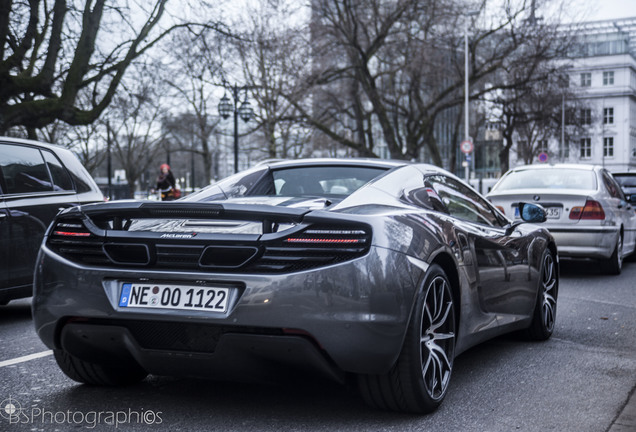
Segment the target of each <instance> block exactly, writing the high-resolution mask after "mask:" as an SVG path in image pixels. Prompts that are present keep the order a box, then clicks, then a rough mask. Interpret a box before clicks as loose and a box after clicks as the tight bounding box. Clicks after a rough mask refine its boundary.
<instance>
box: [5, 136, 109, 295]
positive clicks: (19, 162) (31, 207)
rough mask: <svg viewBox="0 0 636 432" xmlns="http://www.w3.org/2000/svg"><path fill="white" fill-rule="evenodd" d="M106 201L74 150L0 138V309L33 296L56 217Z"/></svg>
mask: <svg viewBox="0 0 636 432" xmlns="http://www.w3.org/2000/svg"><path fill="white" fill-rule="evenodd" d="M102 200H103V195H102V194H101V192H100V191H99V189H98V188H97V185H95V182H94V181H93V179H92V178H91V176H90V175H89V174H88V173H87V172H86V170H85V169H84V167H82V165H81V164H80V162H79V161H78V160H77V158H76V157H75V156H74V155H73V154H72V153H71V152H70V151H68V150H66V149H63V148H61V147H57V146H53V145H49V144H43V143H38V142H34V141H27V140H21V139H15V138H8V137H0V304H6V303H7V302H8V301H10V300H12V299H17V298H22V297H30V296H31V294H32V291H33V287H32V283H33V268H34V266H35V258H36V256H37V253H38V250H39V249H40V243H42V239H43V238H44V233H45V231H46V228H47V227H48V226H49V224H50V223H51V221H52V220H53V218H54V217H55V215H56V214H57V213H58V212H59V211H60V210H62V209H64V208H67V207H70V206H74V205H78V204H85V203H90V202H96V201H102Z"/></svg>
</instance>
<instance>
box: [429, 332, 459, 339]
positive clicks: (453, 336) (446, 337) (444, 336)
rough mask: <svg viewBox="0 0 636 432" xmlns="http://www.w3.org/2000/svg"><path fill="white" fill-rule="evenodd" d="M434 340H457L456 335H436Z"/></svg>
mask: <svg viewBox="0 0 636 432" xmlns="http://www.w3.org/2000/svg"><path fill="white" fill-rule="evenodd" d="M433 339H434V340H445V339H455V333H434V334H433Z"/></svg>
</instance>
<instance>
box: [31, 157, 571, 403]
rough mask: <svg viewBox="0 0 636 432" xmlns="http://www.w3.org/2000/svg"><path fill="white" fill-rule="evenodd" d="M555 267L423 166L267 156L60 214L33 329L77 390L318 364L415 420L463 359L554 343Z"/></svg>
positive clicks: (528, 232) (539, 213) (39, 284)
mask: <svg viewBox="0 0 636 432" xmlns="http://www.w3.org/2000/svg"><path fill="white" fill-rule="evenodd" d="M521 217H522V219H523V220H524V221H527V222H541V221H543V220H545V212H544V211H543V210H542V209H541V208H540V207H539V206H536V205H534V204H526V205H525V206H523V205H522V209H521ZM557 256H558V255H557V249H556V246H555V242H554V239H553V238H552V236H551V235H550V234H549V232H548V231H547V230H545V229H543V228H541V227H539V226H537V225H533V224H522V223H521V222H520V221H516V222H514V223H511V221H510V220H508V219H507V218H506V217H504V216H503V215H502V214H501V213H500V212H499V211H497V210H496V209H495V208H494V207H493V206H492V205H491V204H490V203H489V202H488V201H487V200H486V199H485V198H483V197H482V196H481V195H479V194H478V193H476V192H475V191H474V190H473V189H471V188H470V187H469V186H467V185H466V184H464V183H463V182H462V181H461V180H459V179H458V178H456V177H455V176H453V175H452V174H450V173H448V172H446V171H443V170H441V169H439V168H436V167H433V166H430V165H411V164H408V163H401V162H388V161H378V160H375V161H369V160H335V159H314V160H299V161H291V162H277V163H268V164H262V165H259V166H257V167H255V168H253V169H251V170H248V171H245V172H242V173H238V174H236V175H234V176H232V177H229V178H227V179H225V180H222V181H220V182H219V183H217V184H215V185H212V186H209V187H208V188H206V189H204V190H202V191H200V192H198V193H195V194H193V195H190V196H188V197H187V198H185V199H182V200H180V201H174V202H149V201H145V202H144V201H139V202H111V203H103V204H96V205H86V206H80V207H76V208H72V209H68V210H65V211H63V212H62V213H61V214H59V215H58V216H57V218H56V220H55V221H54V223H53V224H52V225H51V227H50V228H49V230H48V233H47V235H46V240H45V241H44V242H43V245H42V248H41V251H40V255H39V257H38V263H39V265H38V267H37V270H36V280H35V296H34V299H33V314H34V323H35V327H36V330H37V333H38V334H39V336H40V338H41V339H42V341H43V342H44V343H45V344H46V345H47V346H48V347H49V348H51V349H53V351H54V355H55V359H56V360H57V363H58V365H59V367H60V368H61V369H62V371H64V373H66V374H67V375H68V376H69V377H70V378H72V379H74V380H76V381H79V382H82V383H88V384H96V385H119V384H128V383H133V382H136V381H139V380H142V379H144V377H145V376H146V375H147V374H148V373H150V374H156V375H175V376H191V377H213V378H214V377H216V378H221V379H224V380H227V379H238V380H252V379H259V378H261V379H270V377H271V376H273V375H275V374H276V372H277V371H279V370H280V371H282V373H283V374H284V375H285V376H296V375H295V373H296V372H295V371H297V370H306V369H313V370H315V371H318V372H319V373H322V374H323V375H324V376H326V377H328V378H331V379H334V380H337V381H340V382H345V381H348V378H354V379H355V380H356V381H357V384H358V387H359V389H360V391H361V393H362V395H363V397H364V399H365V400H366V401H367V402H368V403H370V404H371V405H373V406H376V407H380V408H383V409H392V410H397V411H406V412H416V413H423V412H430V411H431V410H434V409H435V408H436V407H437V406H438V405H439V404H440V403H441V401H442V400H443V399H444V396H445V394H446V392H447V389H448V386H449V382H450V377H451V373H452V370H453V364H454V358H455V356H456V355H458V354H459V353H461V352H462V351H464V350H466V349H468V348H469V347H471V346H473V345H476V344H478V343H480V342H482V341H484V340H486V339H489V338H492V337H494V336H497V335H500V334H502V333H505V332H511V331H515V330H523V331H524V332H525V333H526V335H527V336H528V337H529V338H530V339H536V340H543V339H547V338H549V337H550V335H551V334H552V332H553V329H554V323H555V316H556V315H555V314H556V307H557V294H558V284H559V279H558V277H559V276H558V275H559V271H558V258H557ZM69 299H71V300H69Z"/></svg>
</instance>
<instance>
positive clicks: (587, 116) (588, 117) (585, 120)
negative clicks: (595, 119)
mask: <svg viewBox="0 0 636 432" xmlns="http://www.w3.org/2000/svg"><path fill="white" fill-rule="evenodd" d="M581 124H582V125H591V124H592V110H591V109H590V108H582V109H581Z"/></svg>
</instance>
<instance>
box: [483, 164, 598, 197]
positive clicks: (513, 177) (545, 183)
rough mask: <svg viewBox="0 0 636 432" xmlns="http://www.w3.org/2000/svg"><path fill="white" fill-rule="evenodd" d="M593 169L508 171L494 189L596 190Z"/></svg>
mask: <svg viewBox="0 0 636 432" xmlns="http://www.w3.org/2000/svg"><path fill="white" fill-rule="evenodd" d="M596 188H597V185H596V175H595V174H594V172H593V171H590V170H584V169H577V168H560V167H559V168H555V169H540V170H538V169H522V170H519V171H510V172H509V173H508V174H507V175H506V176H505V177H503V178H502V179H501V181H500V182H499V183H497V186H496V189H495V190H496V191H498V192H499V191H504V190H515V189H589V190H596Z"/></svg>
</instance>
